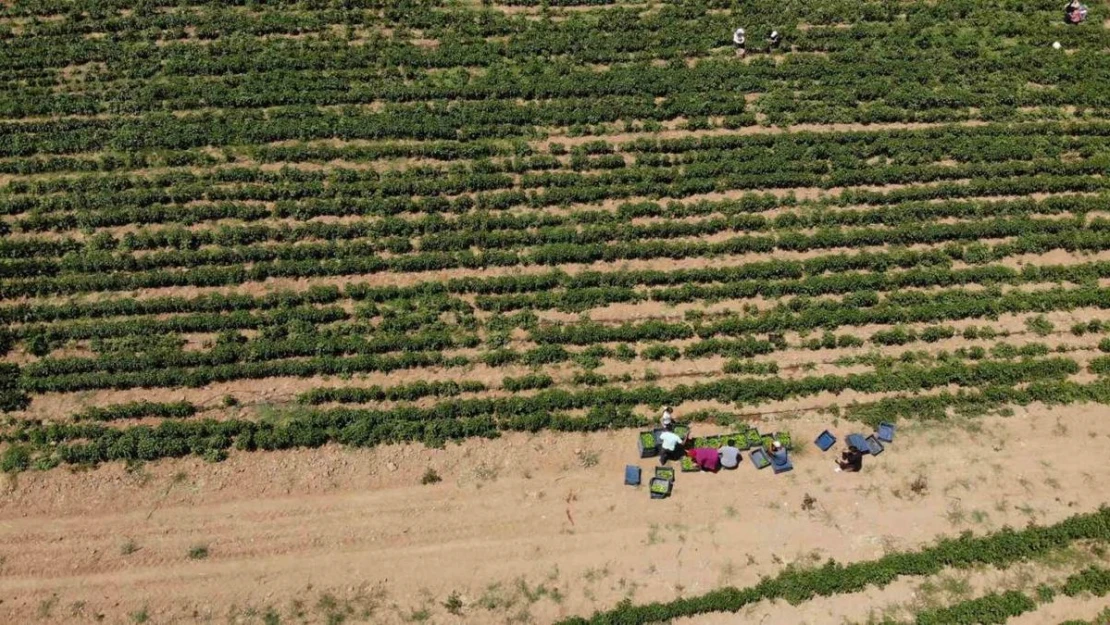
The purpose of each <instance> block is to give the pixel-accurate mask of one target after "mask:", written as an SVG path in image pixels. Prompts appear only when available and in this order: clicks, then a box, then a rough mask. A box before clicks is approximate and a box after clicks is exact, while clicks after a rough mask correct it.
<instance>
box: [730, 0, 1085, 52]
mask: <svg viewBox="0 0 1110 625" xmlns="http://www.w3.org/2000/svg"><path fill="white" fill-rule="evenodd" d="M1087 11H1088V9H1087V5H1085V4H1083V3H1081V2H1080V1H1079V0H1069V1H1068V4H1067V6H1065V7H1064V22H1065V23H1068V24H1072V25H1075V24H1080V23H1082V22H1083V21H1084V20H1086V19H1087ZM747 41H748V37H747V33H746V32H744V29H743V28H737V29H736V30H735V31H733V33H732V43H733V44H735V46H736V56H738V57H740V58H744V56H745V55H747V53H748V50H747ZM781 42H782V35H781V34H779V31H777V30H772V31H771V36H770V37H768V38H767V51H768V52H770V51H771V50H773V49H774V48H777V47H778V45H779V43H781Z"/></svg>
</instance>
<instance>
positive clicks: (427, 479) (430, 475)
mask: <svg viewBox="0 0 1110 625" xmlns="http://www.w3.org/2000/svg"><path fill="white" fill-rule="evenodd" d="M442 481H443V478H442V477H440V476H439V473H436V470H435V469H433V468H431V467H428V468H427V469H426V470H425V471H424V476H423V477H421V478H420V483H421V484H423V485H425V486H427V485H428V484H438V483H439V482H442Z"/></svg>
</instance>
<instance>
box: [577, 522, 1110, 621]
mask: <svg viewBox="0 0 1110 625" xmlns="http://www.w3.org/2000/svg"><path fill="white" fill-rule="evenodd" d="M1077 540H1097V541H1100V542H1105V541H1107V540H1110V508H1105V507H1103V508H1100V509H1099V510H1098V511H1097V512H1093V513H1090V514H1083V515H1077V516H1074V517H1071V518H1069V519H1066V520H1064V521H1061V522H1060V523H1057V524H1055V525H1051V526H1047V527H1039V526H1035V525H1033V526H1030V527H1028V528H1026V529H1024V530H1018V531H1015V530H1012V529H1009V528H1005V529H1002V530H1000V531H999V532H996V533H993V534H989V535H986V536H982V537H974V536H972V535H971V533H970V532H967V533H964V534H963V535H961V536H960V537H959V538H955V539H948V538H946V539H941V540H940V541H939V542H938V543H937V544H935V545H933V546H929V547H925V548H923V549H921V550H919V551H913V552H896V553H891V554H888V555H886V556H883V557H882V558H880V559H878V560H871V561H865V562H858V563H855V564H847V565H844V564H840V563H837V562H833V561H831V560H830V561H829V562H828V563H827V564H825V565H824V566H821V567H818V568H815V569H810V570H805V569H788V570H786V571H784V572H782V573H779V574H778V575H777V576H775V577H765V578H763V579H762V580H761V581H760V582H759V583H758V584H756V585H755V586H749V587H747V588H743V589H738V588H733V587H727V588H722V589H719V590H714V591H711V592H709V593H706V594H704V595H700V596H697V597H689V598H683V599H677V600H675V601H672V602H669V603H652V604H648V605H643V606H633V605H629V604H628V603H625V604H622V605H620V606H619V607H617V608H615V609H613V610H609V611H606V612H597V613H595V614H594V615H593V616H591V617H589V618H584V617H572V618H568V619H565V620H562V621H560V623H559V625H639V624H645V625H646V624H648V623H659V622H664V621H669V620H672V619H678V618H682V617H695V616H697V615H700V614H707V613H711V612H737V611H739V610H740V609H742V608H743V607H745V606H748V605H752V604H754V603H757V602H759V601H774V600H776V599H783V600H786V601H788V602H790V603H792V604H799V603H803V602H805V601H809V600H811V599H813V598H815V597H828V596H833V595H839V594H845V593H853V592H862V591H865V590H867V589H868V588H871V587H875V588H883V587H885V586H887V585H888V584H890V583H891V582H893V581H894V580H895V579H897V578H898V577H900V576H905V575H913V576H924V575H935V574H937V573H939V572H940V571H942V570H944V568H945V567H957V568H968V567H971V566H975V565H980V564H985V565H991V566H995V567H1002V566H1005V565H1009V564H1013V563H1016V562H1023V561H1026V560H1029V559H1031V558H1035V557H1038V556H1040V555H1043V554H1046V553H1048V552H1051V551H1055V550H1058V549H1062V548H1065V547H1067V546H1068V545H1070V544H1071V543H1072V542H1074V541H1077ZM991 608H1000V609H1003V610H1005V611H1006V612H1012V613H1018V612H1017V610H1018V608H1023V610H1021V611H1024V609H1031V607H1030V606H1029V605H1028V603H1027V602H1026V601H1021V600H1019V599H1018V598H1017V597H1015V596H1012V595H1009V594H1004V595H998V599H997V600H995V599H991V600H986V601H983V602H982V603H981V604H979V605H978V606H977V609H978V610H983V611H985V612H986V614H992V613H993V612H992V611H991ZM946 616H953V617H959V616H962V613H960V614H955V613H954V614H952V615H946ZM976 616H982V614H976ZM923 622H926V623H933V622H945V623H960V622H963V621H958V620H949V621H936V620H928V619H927V620H925V621H923ZM969 622H970V621H969ZM984 622H1003V621H984Z"/></svg>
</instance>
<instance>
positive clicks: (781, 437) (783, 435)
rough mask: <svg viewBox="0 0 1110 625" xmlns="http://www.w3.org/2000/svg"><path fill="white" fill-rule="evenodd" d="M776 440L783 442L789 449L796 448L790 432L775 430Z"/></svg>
mask: <svg viewBox="0 0 1110 625" xmlns="http://www.w3.org/2000/svg"><path fill="white" fill-rule="evenodd" d="M775 440H777V441H778V442H780V443H782V446H783V447H785V448H786V450H787V451H793V450H794V440H793V439H792V438H791V437H790V432H775Z"/></svg>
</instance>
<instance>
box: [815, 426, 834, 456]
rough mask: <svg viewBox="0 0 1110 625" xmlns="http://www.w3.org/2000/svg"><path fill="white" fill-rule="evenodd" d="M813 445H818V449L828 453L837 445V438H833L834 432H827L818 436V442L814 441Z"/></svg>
mask: <svg viewBox="0 0 1110 625" xmlns="http://www.w3.org/2000/svg"><path fill="white" fill-rule="evenodd" d="M813 444H814V445H817V448H818V449H820V450H821V451H828V450H829V449H830V448H831V447H832V446H833V445H835V444H836V437H835V436H833V433H832V432H830V431H828V430H825V431H824V432H821V434H820V435H818V437H817V440H815V441H813Z"/></svg>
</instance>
